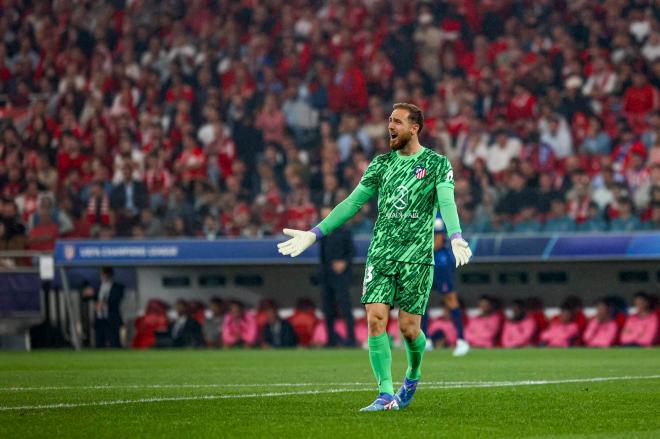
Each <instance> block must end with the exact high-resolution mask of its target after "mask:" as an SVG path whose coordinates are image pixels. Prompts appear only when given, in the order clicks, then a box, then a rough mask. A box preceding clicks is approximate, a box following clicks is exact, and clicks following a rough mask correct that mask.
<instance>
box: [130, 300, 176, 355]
mask: <svg viewBox="0 0 660 439" xmlns="http://www.w3.org/2000/svg"><path fill="white" fill-rule="evenodd" d="M166 310H167V306H166V305H165V303H163V302H162V301H160V300H158V299H150V300H149V302H147V306H146V308H145V312H144V315H142V316H140V317H138V318H137V319H135V323H134V325H135V335H134V336H133V341H132V343H131V347H132V348H133V349H141V348H150V347H154V346H156V345H157V340H158V336H159V335H162V334H166V333H168V332H169V331H168V330H169V321H168V320H167V313H166Z"/></svg>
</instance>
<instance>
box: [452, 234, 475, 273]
mask: <svg viewBox="0 0 660 439" xmlns="http://www.w3.org/2000/svg"><path fill="white" fill-rule="evenodd" d="M456 235H458V236H456V237H455V238H453V239H452V240H451V251H452V252H453V253H454V259H456V268H458V267H460V266H461V265H465V264H467V263H468V262H469V261H470V258H471V257H472V250H470V246H469V245H468V243H467V241H466V240H465V239H463V238H462V237H461V235H459V234H458V233H457V234H456Z"/></svg>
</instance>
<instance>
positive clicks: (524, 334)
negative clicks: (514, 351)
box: [502, 300, 538, 348]
mask: <svg viewBox="0 0 660 439" xmlns="http://www.w3.org/2000/svg"><path fill="white" fill-rule="evenodd" d="M511 311H512V314H513V315H512V316H511V318H510V319H507V320H506V321H505V322H504V326H503V327H502V347H503V348H522V347H525V346H531V345H532V344H533V343H534V337H535V335H536V333H537V331H538V328H537V324H536V321H535V320H534V318H533V317H532V316H531V315H528V314H527V307H526V306H525V301H524V300H514V301H513V303H512V310H511Z"/></svg>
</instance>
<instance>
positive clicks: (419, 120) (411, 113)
mask: <svg viewBox="0 0 660 439" xmlns="http://www.w3.org/2000/svg"><path fill="white" fill-rule="evenodd" d="M392 108H394V109H395V110H396V109H403V110H408V122H410V123H416V124H417V125H419V131H417V134H419V133H421V132H422V129H423V128H424V112H423V111H422V109H421V108H419V107H418V106H417V105H415V104H408V103H405V102H398V103H396V104H394V105H392Z"/></svg>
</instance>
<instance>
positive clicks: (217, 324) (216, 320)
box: [203, 297, 226, 348]
mask: <svg viewBox="0 0 660 439" xmlns="http://www.w3.org/2000/svg"><path fill="white" fill-rule="evenodd" d="M209 310H210V311H211V316H210V317H208V318H207V319H206V322H205V324H204V328H203V329H204V340H205V341H206V346H208V347H211V348H220V347H222V328H223V324H224V316H225V313H226V307H225V302H224V301H223V300H222V299H221V298H219V297H213V298H212V299H211V300H210V301H209Z"/></svg>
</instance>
